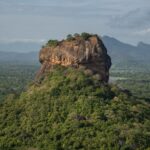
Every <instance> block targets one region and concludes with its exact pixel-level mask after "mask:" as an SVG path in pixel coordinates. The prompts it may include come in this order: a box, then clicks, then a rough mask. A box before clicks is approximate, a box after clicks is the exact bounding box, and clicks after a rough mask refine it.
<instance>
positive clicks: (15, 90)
mask: <svg viewBox="0 0 150 150" xmlns="http://www.w3.org/2000/svg"><path fill="white" fill-rule="evenodd" d="M38 68H39V66H38V65H35V64H33V65H25V64H16V63H11V64H10V63H1V64H0V102H1V101H3V100H4V98H5V97H6V95H8V94H15V95H16V94H17V95H18V94H19V93H20V92H22V91H23V90H25V87H26V86H27V84H28V83H29V82H31V81H32V80H33V78H34V76H35V73H36V71H37V70H38Z"/></svg>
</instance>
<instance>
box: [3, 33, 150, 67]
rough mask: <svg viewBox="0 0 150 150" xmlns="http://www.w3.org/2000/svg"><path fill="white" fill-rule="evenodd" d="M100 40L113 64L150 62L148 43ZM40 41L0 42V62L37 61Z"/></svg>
mask: <svg viewBox="0 0 150 150" xmlns="http://www.w3.org/2000/svg"><path fill="white" fill-rule="evenodd" d="M102 40H103V42H104V44H105V46H106V48H107V50H108V54H109V55H110V56H111V58H112V63H113V65H114V66H125V65H126V66H132V65H133V66H136V65H138V66H144V67H145V66H146V65H147V64H150V44H145V43H143V42H139V44H138V45H137V46H133V45H131V44H126V43H123V42H121V41H119V40H117V39H115V38H113V37H109V36H103V37H102ZM41 46H42V44H41V43H33V42H32V43H31V42H29V43H27V42H14V43H0V62H18V63H19V62H22V63H38V53H39V50H40V48H41Z"/></svg>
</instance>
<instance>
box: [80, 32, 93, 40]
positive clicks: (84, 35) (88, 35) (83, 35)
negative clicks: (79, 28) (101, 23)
mask: <svg viewBox="0 0 150 150" xmlns="http://www.w3.org/2000/svg"><path fill="white" fill-rule="evenodd" d="M81 37H82V38H83V39H84V40H87V39H88V38H89V37H91V34H89V33H86V32H83V33H81Z"/></svg>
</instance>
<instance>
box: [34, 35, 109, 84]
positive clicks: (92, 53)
mask: <svg viewBox="0 0 150 150" xmlns="http://www.w3.org/2000/svg"><path fill="white" fill-rule="evenodd" d="M39 60H40V62H41V64H42V66H41V68H40V70H39V72H38V74H37V77H36V78H40V77H41V76H42V75H43V74H45V73H46V72H48V71H49V70H51V68H52V66H53V65H62V66H73V67H76V68H84V69H85V70H87V71H91V72H92V74H95V75H97V76H98V77H99V80H102V81H104V82H108V79H109V69H110V66H111V59H110V57H109V56H108V54H107V50H106V48H105V46H104V44H103V42H102V40H101V39H100V38H99V37H98V36H97V35H91V36H90V37H89V38H88V39H86V40H85V39H84V38H83V37H81V36H78V37H75V38H74V39H72V40H63V41H60V42H58V44H57V45H55V46H45V47H43V48H42V49H41V50H40V54H39Z"/></svg>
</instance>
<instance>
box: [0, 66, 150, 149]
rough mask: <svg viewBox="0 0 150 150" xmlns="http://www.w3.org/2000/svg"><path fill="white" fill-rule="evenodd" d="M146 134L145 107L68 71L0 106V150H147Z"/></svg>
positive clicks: (149, 114)
mask: <svg viewBox="0 0 150 150" xmlns="http://www.w3.org/2000/svg"><path fill="white" fill-rule="evenodd" d="M149 130H150V111H149V103H146V102H145V101H139V100H138V99H135V98H134V97H132V96H130V95H129V94H127V93H125V92H124V91H122V90H120V89H119V88H117V87H116V86H114V85H108V84H106V83H105V84H104V83H102V82H100V81H99V80H97V78H96V77H95V76H91V75H88V74H85V73H84V72H83V70H82V69H80V70H78V71H77V70H76V69H74V68H71V67H67V68H66V67H60V66H56V67H55V68H54V69H53V70H52V71H51V72H50V73H49V74H48V75H47V77H45V78H44V79H43V80H41V81H40V82H36V83H33V84H31V85H30V86H29V87H28V89H27V91H25V92H23V93H22V94H21V95H20V96H15V95H12V94H11V95H9V96H8V97H7V99H6V100H5V101H4V102H3V103H1V105H0V149H2V150H10V149H14V150H16V149H18V150H20V149H22V150H23V149H25V150H28V149H30V148H35V149H37V150H47V149H65V150H66V149H102V150H103V149H111V150H112V149H114V150H116V149H118V150H119V149H122V150H125V149H131V150H132V149H133V150H134V149H147V150H148V148H149V146H150V145H149V143H150V141H149V140H150V134H149Z"/></svg>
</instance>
